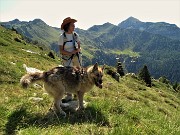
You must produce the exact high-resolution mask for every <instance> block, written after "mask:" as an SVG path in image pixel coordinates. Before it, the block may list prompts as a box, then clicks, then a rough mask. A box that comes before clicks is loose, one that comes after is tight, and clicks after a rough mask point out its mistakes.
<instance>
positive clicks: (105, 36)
mask: <svg viewBox="0 0 180 135" xmlns="http://www.w3.org/2000/svg"><path fill="white" fill-rule="evenodd" d="M1 24H2V25H3V26H5V27H8V28H11V27H13V28H15V29H16V30H17V31H18V32H19V33H21V34H22V35H24V36H26V37H28V38H30V39H31V40H37V41H38V42H40V43H43V44H44V45H48V46H50V47H51V49H52V50H54V51H55V52H57V53H58V54H59V48H58V45H57V42H58V37H59V33H61V31H59V30H58V28H54V27H51V26H48V25H47V24H46V23H45V22H43V21H42V20H40V19H35V20H33V21H29V22H23V21H22V22H21V21H19V20H17V19H16V20H13V21H10V22H4V23H3V22H2V23H1ZM75 31H76V32H77V33H78V34H79V35H80V40H81V43H82V52H83V65H84V66H87V65H89V64H93V63H95V62H97V61H98V62H99V63H100V64H107V65H111V66H114V65H115V63H116V58H117V57H119V58H120V59H121V62H123V66H124V68H125V70H126V71H127V72H135V73H137V72H138V69H139V68H140V67H142V66H143V65H144V64H146V65H147V66H148V68H149V70H150V73H151V75H152V76H153V77H154V78H156V79H157V78H159V77H161V76H163V75H164V76H166V77H167V78H168V79H169V80H170V81H171V82H180V69H179V67H180V57H179V56H180V40H178V38H179V37H180V35H179V33H180V28H178V27H177V26H175V25H173V24H169V23H162V22H161V23H150V22H147V23H145V22H141V21H140V20H138V19H136V18H133V17H130V18H128V19H126V20H124V21H123V22H121V23H120V24H119V25H118V26H116V25H113V24H111V23H108V22H107V23H104V24H102V25H94V26H92V27H91V28H89V29H88V30H82V29H79V28H77V29H76V30H75Z"/></svg>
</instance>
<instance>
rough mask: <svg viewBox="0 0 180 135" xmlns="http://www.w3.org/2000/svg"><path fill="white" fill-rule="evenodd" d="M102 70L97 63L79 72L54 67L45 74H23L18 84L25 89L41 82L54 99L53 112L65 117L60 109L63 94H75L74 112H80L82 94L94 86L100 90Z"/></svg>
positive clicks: (74, 69) (77, 70)
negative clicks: (76, 99) (76, 98)
mask: <svg viewBox="0 0 180 135" xmlns="http://www.w3.org/2000/svg"><path fill="white" fill-rule="evenodd" d="M103 70H104V66H103V67H102V68H101V67H99V66H98V64H97V63H96V64H95V65H93V66H89V67H87V68H82V69H81V70H79V69H77V68H75V67H55V68H53V69H51V70H49V71H47V72H36V73H30V74H25V75H24V76H22V78H21V80H20V83H21V85H22V86H23V87H24V88H27V87H28V86H29V85H30V84H31V83H33V82H36V81H39V80H41V81H43V82H44V89H45V90H46V91H47V93H48V94H49V95H51V96H52V97H53V98H54V106H53V108H54V110H55V111H56V112H59V113H60V114H61V115H63V116H66V113H65V112H64V111H63V110H62V108H61V105H62V101H61V100H62V98H63V95H64V93H65V92H68V93H73V94H76V95H77V97H78V108H77V109H76V110H82V109H83V108H84V106H83V97H84V94H85V93H86V92H88V91H90V90H91V89H92V88H93V86H94V85H96V86H97V87H99V88H100V89H102V84H103V81H102V77H103Z"/></svg>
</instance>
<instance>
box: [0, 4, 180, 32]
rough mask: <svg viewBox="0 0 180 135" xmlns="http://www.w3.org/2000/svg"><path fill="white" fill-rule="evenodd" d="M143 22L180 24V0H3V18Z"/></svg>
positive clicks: (0, 15)
mask: <svg viewBox="0 0 180 135" xmlns="http://www.w3.org/2000/svg"><path fill="white" fill-rule="evenodd" d="M130 16H132V17H135V18H137V19H139V20H140V21H143V22H167V23H171V24H176V25H177V26H178V27H180V0H0V22H7V21H11V20H14V19H16V18H17V19H19V20H20V21H32V20H34V19H36V18H39V19H42V20H43V21H44V22H45V23H47V24H48V25H50V26H53V27H59V28H60V26H61V23H62V21H63V19H64V18H66V17H71V18H74V19H77V20H78V21H77V22H76V24H75V25H76V27H78V28H81V29H88V28H90V27H91V26H93V25H101V24H104V23H106V22H109V23H112V24H115V25H118V24H119V23H120V22H122V21H124V20H125V19H127V18H128V17H130Z"/></svg>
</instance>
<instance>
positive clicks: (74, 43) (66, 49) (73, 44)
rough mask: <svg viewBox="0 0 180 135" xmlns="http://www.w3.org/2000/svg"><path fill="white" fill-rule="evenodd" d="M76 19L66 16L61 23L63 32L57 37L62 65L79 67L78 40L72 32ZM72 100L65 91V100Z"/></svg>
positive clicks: (70, 95)
mask: <svg viewBox="0 0 180 135" xmlns="http://www.w3.org/2000/svg"><path fill="white" fill-rule="evenodd" d="M75 22H77V20H75V19H72V18H70V17H67V18H65V19H64V20H63V23H62V24H61V30H64V32H63V34H61V35H60V38H59V43H58V44H59V46H60V47H59V48H60V54H61V55H62V59H63V65H64V66H71V67H72V66H76V67H78V68H79V69H80V68H81V65H82V64H81V63H82V58H81V55H80V51H81V47H80V40H79V36H78V35H77V33H75V32H74V29H75V25H74V23H75ZM70 100H72V94H69V93H67V96H66V98H65V101H63V102H67V101H70Z"/></svg>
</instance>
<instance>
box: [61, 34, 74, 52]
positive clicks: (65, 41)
mask: <svg viewBox="0 0 180 135" xmlns="http://www.w3.org/2000/svg"><path fill="white" fill-rule="evenodd" d="M63 37H64V43H63V50H64V47H65V45H66V43H67V42H73V45H74V49H77V46H76V42H77V34H76V33H75V32H73V40H70V41H68V39H67V37H66V33H65V32H64V33H63Z"/></svg>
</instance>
